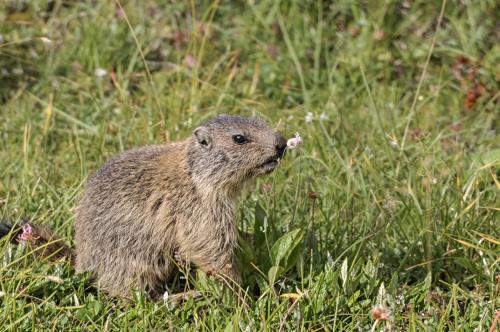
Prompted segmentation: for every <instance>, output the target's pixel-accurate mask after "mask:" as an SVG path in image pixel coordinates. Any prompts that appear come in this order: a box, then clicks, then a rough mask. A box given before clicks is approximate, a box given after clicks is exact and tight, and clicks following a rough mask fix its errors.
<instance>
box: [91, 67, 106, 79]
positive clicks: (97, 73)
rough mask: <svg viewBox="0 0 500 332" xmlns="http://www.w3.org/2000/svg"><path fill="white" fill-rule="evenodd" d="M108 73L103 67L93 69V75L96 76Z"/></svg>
mask: <svg viewBox="0 0 500 332" xmlns="http://www.w3.org/2000/svg"><path fill="white" fill-rule="evenodd" d="M107 74H108V71H107V70H106V69H104V68H97V69H96V70H95V71H94V75H95V76H96V77H104V76H106V75H107Z"/></svg>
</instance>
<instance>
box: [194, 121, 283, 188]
mask: <svg viewBox="0 0 500 332" xmlns="http://www.w3.org/2000/svg"><path fill="white" fill-rule="evenodd" d="M285 148H286V140H285V139H284V138H283V136H281V135H280V134H279V133H277V132H275V131H274V130H273V129H271V128H269V127H268V126H267V124H266V123H265V121H264V120H262V119H260V118H245V117H241V116H229V115H221V116H218V117H216V118H215V119H213V120H210V121H208V122H206V123H205V124H203V125H202V126H200V127H198V128H196V129H195V130H194V132H193V140H192V145H191V146H190V150H189V152H188V169H189V171H190V173H191V175H192V177H193V179H194V180H195V181H196V182H197V183H198V184H200V185H205V184H207V185H209V186H210V187H219V188H229V189H230V188H232V187H236V186H238V185H240V184H241V183H243V182H245V181H246V180H248V179H250V178H253V177H256V176H259V175H264V174H267V173H270V172H272V171H273V170H274V169H275V168H276V167H277V166H278V160H279V159H281V158H282V157H283V155H284V153H285Z"/></svg>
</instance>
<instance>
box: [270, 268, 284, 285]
mask: <svg viewBox="0 0 500 332" xmlns="http://www.w3.org/2000/svg"><path fill="white" fill-rule="evenodd" d="M284 271H285V270H284V269H283V268H282V267H281V266H272V267H271V268H270V269H269V271H268V272H267V278H268V280H269V284H270V285H273V284H274V283H275V282H276V280H277V279H278V278H279V277H281V276H282V275H283V272H284Z"/></svg>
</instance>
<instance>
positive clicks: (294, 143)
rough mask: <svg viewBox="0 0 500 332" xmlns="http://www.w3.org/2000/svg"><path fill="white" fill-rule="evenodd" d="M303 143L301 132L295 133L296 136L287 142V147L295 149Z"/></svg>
mask: <svg viewBox="0 0 500 332" xmlns="http://www.w3.org/2000/svg"><path fill="white" fill-rule="evenodd" d="M301 144H302V137H300V135H299V133H295V136H294V137H292V138H290V139H289V140H288V141H287V142H286V146H287V148H289V149H291V150H293V149H296V148H298V147H299V145H301Z"/></svg>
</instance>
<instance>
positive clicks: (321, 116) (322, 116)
mask: <svg viewBox="0 0 500 332" xmlns="http://www.w3.org/2000/svg"><path fill="white" fill-rule="evenodd" d="M319 119H320V121H325V120H328V115H326V113H325V112H323V113H321V114H320V115H319Z"/></svg>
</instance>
